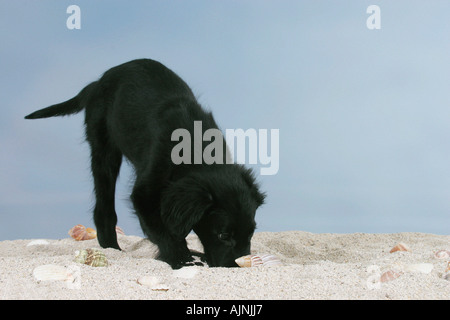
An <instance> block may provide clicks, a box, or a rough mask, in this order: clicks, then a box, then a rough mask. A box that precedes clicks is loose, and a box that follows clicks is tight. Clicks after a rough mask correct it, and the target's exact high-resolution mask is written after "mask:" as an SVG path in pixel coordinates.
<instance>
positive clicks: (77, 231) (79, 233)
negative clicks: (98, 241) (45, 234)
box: [68, 224, 97, 241]
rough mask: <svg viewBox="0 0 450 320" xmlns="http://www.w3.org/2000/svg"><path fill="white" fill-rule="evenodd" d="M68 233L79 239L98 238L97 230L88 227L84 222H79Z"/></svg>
mask: <svg viewBox="0 0 450 320" xmlns="http://www.w3.org/2000/svg"><path fill="white" fill-rule="evenodd" d="M68 234H69V235H70V236H71V237H72V238H74V239H75V240H77V241H82V240H91V239H95V238H97V232H96V231H95V230H94V229H92V228H86V227H85V226H83V225H82V224H77V225H76V226H75V227H73V228H72V229H70V230H69V232H68Z"/></svg>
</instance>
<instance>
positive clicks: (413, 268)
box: [404, 263, 434, 274]
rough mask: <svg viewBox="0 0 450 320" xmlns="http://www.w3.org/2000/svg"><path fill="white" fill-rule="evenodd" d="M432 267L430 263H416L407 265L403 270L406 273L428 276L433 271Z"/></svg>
mask: <svg viewBox="0 0 450 320" xmlns="http://www.w3.org/2000/svg"><path fill="white" fill-rule="evenodd" d="M433 268H434V266H433V265H432V264H431V263H417V264H410V265H407V266H406V267H405V268H404V270H405V271H408V272H420V273H425V274H428V273H430V272H431V270H433Z"/></svg>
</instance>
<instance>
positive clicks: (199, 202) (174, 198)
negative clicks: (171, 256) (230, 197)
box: [161, 184, 213, 239]
mask: <svg viewBox="0 0 450 320" xmlns="http://www.w3.org/2000/svg"><path fill="white" fill-rule="evenodd" d="M168 189H169V191H168V192H166V193H165V194H164V196H163V197H162V202H161V218H162V220H163V223H164V225H165V226H166V228H167V229H168V230H169V232H170V233H171V234H172V235H173V236H175V237H179V238H183V239H184V238H185V237H186V236H187V235H188V234H189V232H190V231H191V230H192V229H193V227H194V226H195V225H196V224H197V223H198V222H199V221H200V219H201V218H202V217H203V216H204V214H205V212H206V211H207V210H208V209H209V208H210V207H211V206H212V202H213V200H212V195H211V193H209V192H208V191H205V190H203V189H200V188H197V187H196V185H195V184H194V185H192V184H191V185H189V186H183V185H182V184H175V185H173V186H171V187H169V188H168Z"/></svg>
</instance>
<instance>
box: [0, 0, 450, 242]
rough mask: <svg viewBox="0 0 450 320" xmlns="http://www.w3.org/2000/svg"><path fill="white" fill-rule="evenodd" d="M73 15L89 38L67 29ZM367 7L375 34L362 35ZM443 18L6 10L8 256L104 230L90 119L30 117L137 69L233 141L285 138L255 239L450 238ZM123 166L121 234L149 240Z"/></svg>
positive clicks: (300, 4)
mask: <svg viewBox="0 0 450 320" xmlns="http://www.w3.org/2000/svg"><path fill="white" fill-rule="evenodd" d="M72 4H76V5H78V6H79V7H80V9H81V29H80V30H69V29H68V28H67V27H66V20H67V18H68V17H69V14H67V13H66V9H67V7H68V6H69V5H72ZM371 4H376V5H379V6H380V8H381V29H380V30H369V29H368V28H367V27H366V20H367V18H368V17H369V14H367V13H366V9H367V7H368V6H369V5H371ZM449 12H450V2H448V1H439V0H433V1H425V0H423V1H356V0H354V1H299V0H296V1H261V0H258V1H256V0H252V1H250V0H249V1H215V0H202V1H137V0H133V1H98V0H97V1H94V0H89V1H82V0H80V1H49V0H40V1H31V0H29V1H23V0H15V1H12V0H8V1H4V0H2V1H0V43H1V44H0V46H1V50H0V68H1V69H0V70H1V72H0V87H1V90H0V101H1V117H0V147H1V158H0V240H5V239H19V238H63V237H66V236H67V230H68V229H69V228H71V227H72V226H73V225H75V224H78V223H82V224H85V225H86V226H91V227H92V226H93V225H94V224H93V221H92V216H91V213H90V211H91V208H92V206H93V204H94V202H93V200H94V199H93V196H92V193H91V190H92V181H91V176H90V169H89V148H88V145H87V143H85V142H84V133H83V130H84V128H83V120H84V114H83V113H80V114H78V115H75V116H71V117H65V118H51V119H46V120H35V121H26V120H24V119H23V117H24V116H25V115H26V114H28V113H30V112H32V111H34V110H36V109H40V108H43V107H46V106H49V105H51V104H54V103H58V102H62V101H65V100H67V99H69V98H71V97H73V96H74V95H76V94H77V93H78V92H79V90H81V89H82V88H83V87H84V86H85V85H86V84H88V83H89V82H91V81H94V80H96V79H98V78H99V77H100V76H101V74H102V73H103V72H104V71H106V70H107V69H109V68H111V67H113V66H115V65H118V64H120V63H123V62H126V61H129V60H132V59H135V58H152V59H156V60H159V61H161V62H162V63H164V64H165V65H166V66H168V67H169V68H171V69H172V70H173V71H175V72H176V73H177V74H179V75H180V76H181V77H182V78H183V79H184V80H185V81H186V82H187V83H188V84H189V85H190V86H191V88H192V89H193V91H194V92H195V94H196V95H198V96H199V101H200V103H201V104H202V105H204V106H205V107H206V108H209V109H211V110H212V111H213V114H214V116H215V118H216V121H217V122H218V123H219V125H220V126H221V128H223V129H225V128H231V129H233V128H243V129H248V128H255V129H269V130H270V129H279V130H280V142H279V148H280V154H279V161H280V168H279V171H278V174H276V175H274V176H260V177H259V181H260V182H261V184H262V188H263V190H265V191H266V192H267V193H268V198H267V204H266V205H265V206H264V207H262V208H261V209H260V210H259V211H258V215H257V222H258V231H284V230H305V231H310V232H333V233H350V232H374V233H390V232H403V231H417V232H427V233H436V234H448V233H449V230H450V228H449V226H450V168H449V164H450V146H449V137H450V90H449V88H450V63H449V62H450V41H449V40H450V24H449V23H448V19H449ZM124 164H125V165H124V166H123V167H122V171H121V176H120V180H119V182H118V187H117V188H118V190H117V195H116V207H117V211H118V217H119V225H120V226H121V227H122V228H123V229H124V230H125V232H126V233H127V234H135V235H142V232H141V231H140V228H139V223H138V221H137V219H136V218H135V217H134V215H133V214H132V210H131V204H130V202H129V200H127V199H128V197H129V193H130V187H131V186H132V181H133V175H132V170H131V168H130V167H129V166H128V165H126V163H124ZM256 169H258V166H256ZM257 171H259V170H257Z"/></svg>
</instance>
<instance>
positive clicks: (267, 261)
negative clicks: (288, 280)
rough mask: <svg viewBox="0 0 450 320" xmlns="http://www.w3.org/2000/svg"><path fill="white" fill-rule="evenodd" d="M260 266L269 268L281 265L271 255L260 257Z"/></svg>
mask: <svg viewBox="0 0 450 320" xmlns="http://www.w3.org/2000/svg"><path fill="white" fill-rule="evenodd" d="M261 260H262V265H263V266H264V267H270V266H280V265H282V264H283V263H282V262H281V261H280V259H278V258H277V257H276V256H274V255H272V254H263V255H262V256H261Z"/></svg>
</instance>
